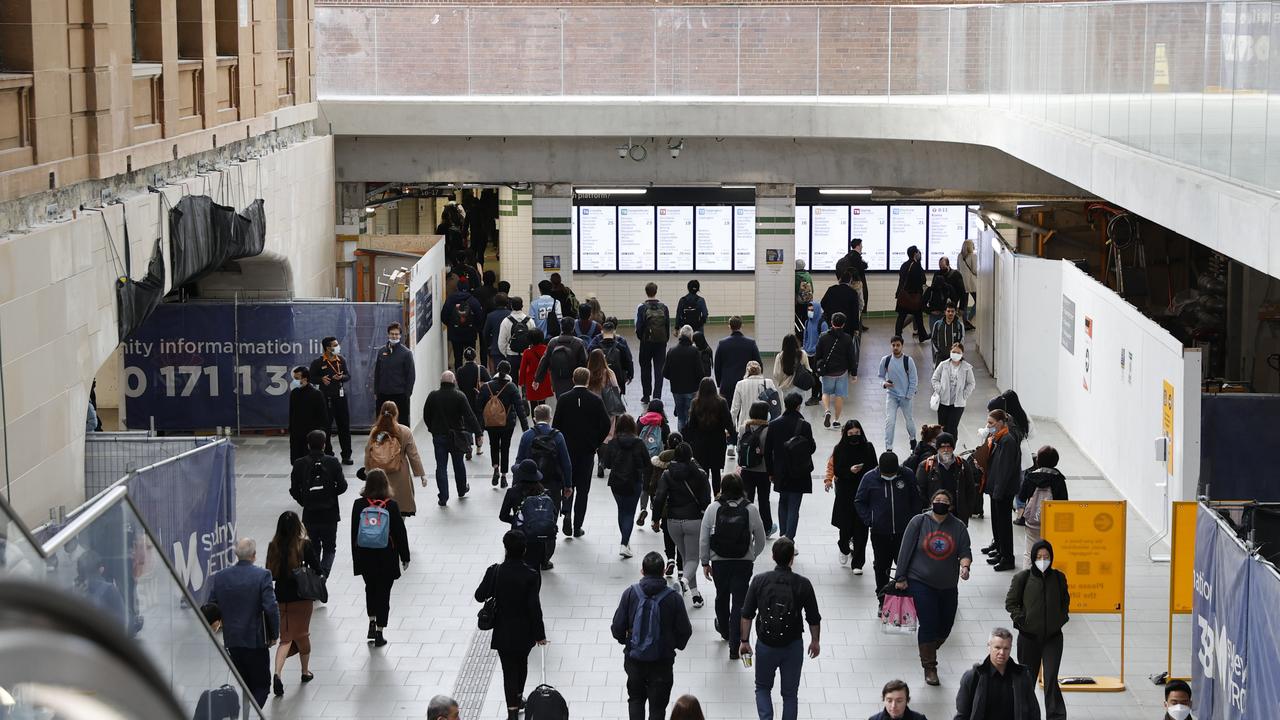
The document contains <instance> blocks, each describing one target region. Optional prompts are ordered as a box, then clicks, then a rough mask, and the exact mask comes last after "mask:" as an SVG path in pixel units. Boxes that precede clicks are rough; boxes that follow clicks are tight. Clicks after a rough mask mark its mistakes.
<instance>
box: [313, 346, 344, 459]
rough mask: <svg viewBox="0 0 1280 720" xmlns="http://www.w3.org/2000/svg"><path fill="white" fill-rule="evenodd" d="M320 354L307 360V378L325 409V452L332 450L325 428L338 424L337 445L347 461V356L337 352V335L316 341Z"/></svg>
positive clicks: (338, 350)
mask: <svg viewBox="0 0 1280 720" xmlns="http://www.w3.org/2000/svg"><path fill="white" fill-rule="evenodd" d="M320 345H321V346H322V347H323V348H324V354H323V355H321V356H320V357H318V358H316V359H315V360H312V361H311V381H312V382H314V383H316V387H318V388H320V392H321V393H323V394H324V401H325V404H326V406H327V409H328V411H329V413H328V414H329V425H327V426H325V441H324V451H325V453H327V454H329V455H332V454H333V444H332V443H331V442H330V440H329V436H328V433H329V430H330V428H331V427H332V426H333V424H334V423H335V422H336V423H337V424H338V445H339V447H341V448H342V464H343V465H350V464H352V463H351V413H350V412H349V411H348V409H347V389H346V387H344V386H345V385H346V384H347V383H348V382H350V381H351V371H350V370H349V369H348V368H347V360H346V358H344V357H342V355H340V354H339V352H340V351H341V349H342V348H340V347H339V346H338V338H335V337H332V336H331V337H327V338H325V339H323V340H321V341H320Z"/></svg>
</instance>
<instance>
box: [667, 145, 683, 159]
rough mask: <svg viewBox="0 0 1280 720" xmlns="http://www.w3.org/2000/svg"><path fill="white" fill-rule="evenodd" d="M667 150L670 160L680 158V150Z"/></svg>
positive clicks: (676, 148) (675, 148) (674, 148)
mask: <svg viewBox="0 0 1280 720" xmlns="http://www.w3.org/2000/svg"><path fill="white" fill-rule="evenodd" d="M668 149H669V150H671V157H672V158H678V157H680V148H678V147H673V148H668Z"/></svg>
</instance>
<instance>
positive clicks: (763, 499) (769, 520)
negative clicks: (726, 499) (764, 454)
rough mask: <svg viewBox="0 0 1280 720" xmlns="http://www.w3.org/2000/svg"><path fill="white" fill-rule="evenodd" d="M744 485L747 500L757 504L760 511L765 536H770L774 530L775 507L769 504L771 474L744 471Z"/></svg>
mask: <svg viewBox="0 0 1280 720" xmlns="http://www.w3.org/2000/svg"><path fill="white" fill-rule="evenodd" d="M742 484H743V486H745V487H746V490H747V500H748V501H750V502H753V503H755V505H756V508H758V509H759V510H760V522H761V523H762V524H763V525H764V532H765V534H766V535H767V534H769V531H770V530H772V529H773V507H772V504H771V503H770V502H769V494H770V493H771V492H772V484H771V483H770V482H769V473H763V472H756V471H754V470H743V471H742Z"/></svg>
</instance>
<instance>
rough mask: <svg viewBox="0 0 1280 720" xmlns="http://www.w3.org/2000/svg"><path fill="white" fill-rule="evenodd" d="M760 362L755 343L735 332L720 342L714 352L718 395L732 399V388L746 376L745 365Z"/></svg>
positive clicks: (758, 350) (758, 351)
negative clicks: (718, 388)
mask: <svg viewBox="0 0 1280 720" xmlns="http://www.w3.org/2000/svg"><path fill="white" fill-rule="evenodd" d="M752 360H755V361H756V362H759V363H761V365H762V366H763V363H762V362H761V360H760V348H759V346H757V345H756V341H755V340H752V339H751V338H749V337H747V336H746V335H743V334H742V331H740V330H739V331H737V332H733V333H730V334H729V337H727V338H725V339H723V340H721V341H720V344H719V345H717V346H716V352H715V374H716V384H717V385H719V386H720V394H721V395H723V396H725V397H726V398H731V397H733V387H734V386H735V385H737V384H738V381H739V380H741V379H742V378H743V376H744V375H746V374H747V363H749V362H751V361H752Z"/></svg>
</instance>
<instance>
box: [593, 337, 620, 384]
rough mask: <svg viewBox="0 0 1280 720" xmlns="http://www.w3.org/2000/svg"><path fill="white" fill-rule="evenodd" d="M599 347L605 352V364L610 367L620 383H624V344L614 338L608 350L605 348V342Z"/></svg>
mask: <svg viewBox="0 0 1280 720" xmlns="http://www.w3.org/2000/svg"><path fill="white" fill-rule="evenodd" d="M599 347H600V349H601V350H604V364H605V365H608V366H609V369H610V370H612V371H613V374H614V375H615V376H617V378H618V382H622V381H623V375H622V343H620V342H618V339H617V338H614V339H613V340H612V341H610V343H609V347H608V348H606V347H605V346H604V343H603V342H602V343H600V346H599Z"/></svg>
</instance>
